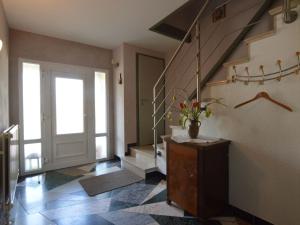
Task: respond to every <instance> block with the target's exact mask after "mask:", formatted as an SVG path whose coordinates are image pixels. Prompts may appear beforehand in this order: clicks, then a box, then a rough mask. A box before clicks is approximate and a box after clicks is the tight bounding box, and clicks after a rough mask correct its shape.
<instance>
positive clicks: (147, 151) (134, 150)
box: [130, 145, 155, 158]
mask: <svg viewBox="0 0 300 225" xmlns="http://www.w3.org/2000/svg"><path fill="white" fill-rule="evenodd" d="M130 150H131V152H130V155H131V156H133V157H138V156H140V155H142V156H145V157H149V158H154V157H155V152H154V148H153V147H152V145H147V146H141V147H140V146H134V147H131V148H130Z"/></svg>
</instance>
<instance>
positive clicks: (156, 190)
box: [142, 180, 167, 204]
mask: <svg viewBox="0 0 300 225" xmlns="http://www.w3.org/2000/svg"><path fill="white" fill-rule="evenodd" d="M166 188H167V183H166V181H165V180H162V181H160V182H159V183H158V184H157V186H156V187H155V188H154V189H153V190H152V191H151V192H150V194H149V195H148V196H147V197H146V198H145V199H144V201H143V202H142V204H143V203H145V202H147V201H149V200H150V199H152V198H153V197H154V196H156V195H158V194H159V193H161V192H162V191H164V190H166Z"/></svg>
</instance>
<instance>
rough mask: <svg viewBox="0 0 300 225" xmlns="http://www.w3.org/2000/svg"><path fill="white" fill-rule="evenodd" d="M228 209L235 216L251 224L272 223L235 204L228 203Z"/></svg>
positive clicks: (265, 224)
mask: <svg viewBox="0 0 300 225" xmlns="http://www.w3.org/2000/svg"><path fill="white" fill-rule="evenodd" d="M229 211H230V212H231V213H232V214H233V215H234V216H235V217H238V218H240V219H242V220H244V221H246V222H248V223H250V224H251V225H274V224H272V223H270V222H268V221H265V220H263V219H261V218H259V217H257V216H254V215H252V214H251V213H248V212H246V211H244V210H241V209H239V208H237V207H235V206H232V205H229Z"/></svg>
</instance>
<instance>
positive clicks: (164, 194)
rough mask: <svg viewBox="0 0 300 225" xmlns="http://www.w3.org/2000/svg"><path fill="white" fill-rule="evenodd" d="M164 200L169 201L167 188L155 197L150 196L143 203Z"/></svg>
mask: <svg viewBox="0 0 300 225" xmlns="http://www.w3.org/2000/svg"><path fill="white" fill-rule="evenodd" d="M163 201H167V190H163V191H162V192H160V193H159V194H157V195H155V196H154V197H152V198H150V199H149V200H148V201H146V202H145V203H144V204H143V205H146V204H151V203H157V202H163Z"/></svg>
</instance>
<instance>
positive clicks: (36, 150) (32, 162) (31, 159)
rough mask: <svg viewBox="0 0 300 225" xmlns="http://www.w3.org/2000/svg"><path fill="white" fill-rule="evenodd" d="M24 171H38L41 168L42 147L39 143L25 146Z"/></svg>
mask: <svg viewBox="0 0 300 225" xmlns="http://www.w3.org/2000/svg"><path fill="white" fill-rule="evenodd" d="M24 156H25V171H26V172H28V171H32V170H39V169H41V168H42V145H41V143H34V144H25V145H24Z"/></svg>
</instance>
